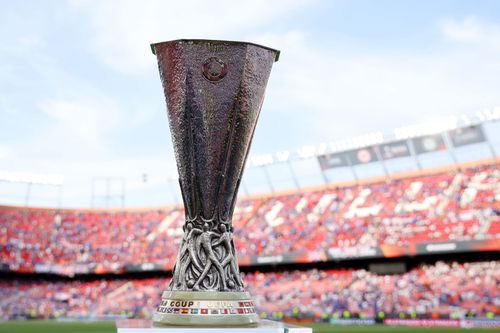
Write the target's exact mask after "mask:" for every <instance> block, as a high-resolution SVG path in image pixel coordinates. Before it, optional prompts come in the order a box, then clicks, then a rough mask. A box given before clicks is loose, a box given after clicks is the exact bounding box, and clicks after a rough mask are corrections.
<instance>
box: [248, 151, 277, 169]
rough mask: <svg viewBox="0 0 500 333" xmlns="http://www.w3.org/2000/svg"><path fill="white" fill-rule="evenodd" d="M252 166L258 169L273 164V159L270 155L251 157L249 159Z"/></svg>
mask: <svg viewBox="0 0 500 333" xmlns="http://www.w3.org/2000/svg"><path fill="white" fill-rule="evenodd" d="M250 163H251V164H252V166H255V167H260V166H265V165H269V164H273V163H274V158H273V155H272V154H263V155H256V156H252V157H251V159H250Z"/></svg>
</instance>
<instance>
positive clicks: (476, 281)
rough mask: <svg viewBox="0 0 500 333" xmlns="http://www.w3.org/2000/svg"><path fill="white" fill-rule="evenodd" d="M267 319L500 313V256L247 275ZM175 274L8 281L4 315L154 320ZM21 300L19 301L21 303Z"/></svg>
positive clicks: (0, 297)
mask: <svg viewBox="0 0 500 333" xmlns="http://www.w3.org/2000/svg"><path fill="white" fill-rule="evenodd" d="M244 279H245V281H246V282H247V288H248V290H249V291H250V292H251V294H252V295H253V297H254V300H255V302H256V304H257V307H258V309H259V311H260V312H261V316H263V317H269V318H274V319H282V318H283V317H287V318H313V319H321V318H323V319H324V318H330V317H332V316H335V317H344V318H349V317H358V318H374V317H376V316H380V315H381V314H382V313H383V315H384V316H386V317H397V318H400V317H401V316H402V315H403V316H408V317H410V316H413V317H419V318H450V317H452V318H453V317H465V316H469V317H470V316H482V317H485V316H487V315H500V293H499V292H498V285H500V261H489V262H475V263H465V264H459V263H444V262H437V263H436V264H433V265H421V266H419V267H417V268H415V269H413V270H411V271H409V272H407V273H404V274H395V275H376V274H373V273H371V272H369V271H366V270H363V269H358V270H352V269H347V270H318V269H312V270H306V271H284V272H267V273H259V272H254V273H247V274H245V276H244ZM168 282H169V278H146V279H112V280H110V279H98V280H93V281H86V282H85V281H78V280H73V281H71V280H70V281H48V280H45V281H44V280H41V279H37V278H33V279H31V280H22V281H19V280H4V281H0V287H1V288H0V318H1V319H16V318H40V319H45V318H54V317H56V318H57V317H74V318H89V317H99V318H103V317H105V316H110V315H126V316H132V317H148V316H149V315H150V311H151V310H152V309H154V307H155V306H156V305H157V304H156V303H157V302H158V299H159V297H160V293H161V291H162V290H163V289H164V288H165V287H166V286H167V285H168ZM14 299H15V302H14V301H13V300H14Z"/></svg>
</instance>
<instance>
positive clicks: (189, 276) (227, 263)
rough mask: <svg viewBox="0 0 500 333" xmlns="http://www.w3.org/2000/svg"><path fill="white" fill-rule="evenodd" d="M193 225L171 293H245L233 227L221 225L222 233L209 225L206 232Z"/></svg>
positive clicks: (184, 246) (178, 261) (182, 246)
mask: <svg viewBox="0 0 500 333" xmlns="http://www.w3.org/2000/svg"><path fill="white" fill-rule="evenodd" d="M192 225H193V224H192V223H191V222H188V223H187V227H186V233H185V236H184V238H183V241H182V244H181V249H180V251H179V255H178V257H177V261H176V264H175V267H174V278H173V279H172V281H171V282H170V287H169V289H170V290H175V289H180V290H186V289H191V290H193V291H201V290H207V291H227V290H231V291H236V290H239V291H241V290H243V282H242V280H241V277H240V272H239V269H238V265H237V262H236V253H235V250H234V243H233V240H232V233H231V232H230V231H229V227H227V226H226V224H220V225H219V228H218V230H217V229H214V231H211V230H210V226H209V223H204V224H203V226H202V229H199V227H195V228H193V227H192Z"/></svg>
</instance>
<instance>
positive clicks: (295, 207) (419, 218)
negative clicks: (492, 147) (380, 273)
mask: <svg viewBox="0 0 500 333" xmlns="http://www.w3.org/2000/svg"><path fill="white" fill-rule="evenodd" d="M499 179H500V170H499V169H498V168H497V166H496V165H480V166H476V167H469V168H466V169H462V170H461V171H457V170H450V171H443V172H439V173H435V174H427V175H426V174H421V175H419V176H415V177H407V178H402V179H393V180H389V181H383V182H375V183H371V184H364V185H351V186H344V187H331V186H330V187H327V188H321V189H314V190H303V191H300V192H294V193H287V194H281V195H275V196H269V197H258V198H246V199H242V200H240V201H239V202H238V204H237V207H236V209H235V213H234V216H233V224H234V230H235V231H234V233H235V244H236V248H237V252H238V254H239V256H240V257H241V256H242V257H245V256H255V255H260V256H262V255H277V254H287V253H290V252H297V253H314V251H321V250H327V249H332V248H357V247H377V246H379V247H380V246H407V245H408V244H417V243H420V242H436V241H447V240H452V241H459V240H485V241H488V240H489V241H493V242H496V243H497V244H498V240H499V239H500V217H499V215H498V214H499V213H498V212H499V211H500V182H499ZM183 219H184V213H183V210H182V208H180V207H178V206H177V207H170V208H161V209H148V210H122V211H116V210H107V211H106V210H57V209H35V208H30V209H27V208H21V207H0V265H1V264H4V265H8V267H9V269H10V270H18V271H33V270H34V268H35V267H42V266H43V265H62V266H65V265H79V264H82V265H95V267H96V269H95V271H96V272H99V267H105V268H102V269H103V270H112V271H113V270H115V271H118V270H120V267H123V266H124V265H126V264H136V265H140V264H144V263H157V264H159V265H162V266H163V267H165V268H166V269H169V268H171V267H172V265H173V263H174V262H175V256H176V252H177V250H178V248H179V244H180V241H181V237H182V234H183V231H182V225H183V223H184V220H183ZM311 260H314V258H312V259H311ZM37 265H38V266H37ZM37 271H41V270H40V269H38V270H37Z"/></svg>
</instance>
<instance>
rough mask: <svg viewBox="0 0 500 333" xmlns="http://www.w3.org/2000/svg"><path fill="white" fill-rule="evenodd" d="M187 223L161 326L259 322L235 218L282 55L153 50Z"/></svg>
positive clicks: (186, 44)
mask: <svg viewBox="0 0 500 333" xmlns="http://www.w3.org/2000/svg"><path fill="white" fill-rule="evenodd" d="M152 49H153V53H155V54H156V56H157V59H158V67H159V71H160V77H161V81H162V84H163V89H164V93H165V97H166V102H167V110H168V118H169V124H170V131H171V134H172V141H173V144H174V151H175V157H176V161H177V168H178V172H179V183H180V187H181V192H182V198H183V201H184V208H185V215H186V221H185V224H184V236H183V240H182V243H181V247H180V249H179V253H178V255H177V259H176V263H175V266H174V271H173V278H172V280H171V283H170V286H169V287H168V290H167V291H165V292H164V293H163V295H162V303H161V304H160V306H159V307H158V308H157V311H156V313H155V315H154V321H155V322H158V323H164V324H173V325H206V326H214V325H216V326H218V325H220V326H225V325H247V324H253V323H256V322H257V315H256V314H255V308H254V305H253V302H252V300H251V298H250V296H249V294H248V293H247V292H245V291H244V286H243V281H242V280H241V276H240V273H239V269H238V262H237V258H236V252H235V247H234V243H233V238H232V231H233V226H232V223H231V219H232V214H233V210H234V206H235V202H236V196H237V192H238V188H239V185H240V181H241V176H242V173H243V169H244V166H245V161H246V159H247V155H248V151H249V149H250V144H251V141H252V137H253V133H254V130H255V126H256V124H257V119H258V117H259V113H260V109H261V106H262V102H263V100H264V91H265V88H266V84H267V80H268V78H269V74H270V72H271V67H272V64H273V62H274V61H276V60H277V58H278V55H279V52H278V51H276V50H273V49H270V48H266V47H263V46H259V45H256V44H251V43H243V42H229V41H208V40H176V41H171V42H164V43H158V44H153V45H152Z"/></svg>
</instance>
